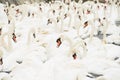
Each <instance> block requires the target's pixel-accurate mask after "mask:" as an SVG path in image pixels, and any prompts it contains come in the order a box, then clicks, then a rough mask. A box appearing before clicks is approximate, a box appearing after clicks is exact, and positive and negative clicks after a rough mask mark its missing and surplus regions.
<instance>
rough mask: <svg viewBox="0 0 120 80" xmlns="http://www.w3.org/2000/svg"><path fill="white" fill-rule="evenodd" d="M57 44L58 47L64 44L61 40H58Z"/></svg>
mask: <svg viewBox="0 0 120 80" xmlns="http://www.w3.org/2000/svg"><path fill="white" fill-rule="evenodd" d="M56 43H57V47H59V46H60V45H61V44H62V41H61V38H58V39H57V40H56Z"/></svg>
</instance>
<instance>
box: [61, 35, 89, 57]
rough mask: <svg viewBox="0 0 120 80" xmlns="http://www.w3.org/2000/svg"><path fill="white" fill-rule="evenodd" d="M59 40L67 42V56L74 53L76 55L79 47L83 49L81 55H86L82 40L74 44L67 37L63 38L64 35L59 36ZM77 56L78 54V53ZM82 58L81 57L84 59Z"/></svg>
mask: <svg viewBox="0 0 120 80" xmlns="http://www.w3.org/2000/svg"><path fill="white" fill-rule="evenodd" d="M60 39H61V40H62V42H63V41H67V42H68V44H69V52H68V54H67V55H68V56H71V55H73V54H74V53H77V50H78V48H79V47H80V46H81V47H82V48H83V55H84V56H85V55H86V53H87V52H86V50H87V48H86V45H85V43H84V41H83V40H82V39H79V40H77V41H76V42H73V41H72V40H71V39H70V38H69V37H67V36H65V35H64V34H62V35H61V36H60ZM78 54H79V53H78ZM84 56H83V57H84Z"/></svg>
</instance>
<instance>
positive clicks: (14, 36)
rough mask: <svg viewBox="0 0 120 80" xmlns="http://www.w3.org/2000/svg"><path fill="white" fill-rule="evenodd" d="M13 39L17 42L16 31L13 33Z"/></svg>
mask: <svg viewBox="0 0 120 80" xmlns="http://www.w3.org/2000/svg"><path fill="white" fill-rule="evenodd" d="M12 39H13V41H14V42H15V43H16V42H17V40H16V35H15V33H13V38H12Z"/></svg>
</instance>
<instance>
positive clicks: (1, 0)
mask: <svg viewBox="0 0 120 80" xmlns="http://www.w3.org/2000/svg"><path fill="white" fill-rule="evenodd" d="M26 1H28V2H30V3H33V2H41V1H42V2H50V1H65V0H0V3H6V2H8V3H9V4H13V3H14V4H16V5H19V4H23V3H24V2H26ZM71 1H73V0H71ZM74 1H76V2H78V1H79V0H74ZM85 1H92V0H83V2H85ZM99 1H100V2H103V3H104V2H105V0H99Z"/></svg>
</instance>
